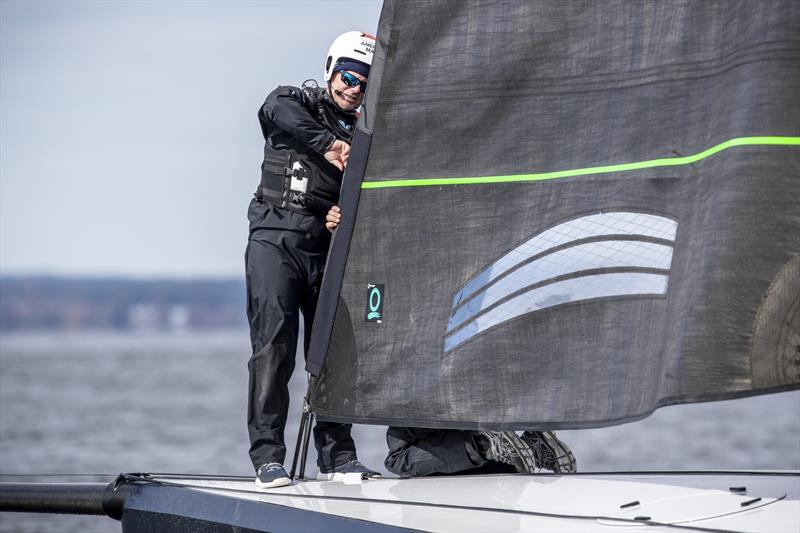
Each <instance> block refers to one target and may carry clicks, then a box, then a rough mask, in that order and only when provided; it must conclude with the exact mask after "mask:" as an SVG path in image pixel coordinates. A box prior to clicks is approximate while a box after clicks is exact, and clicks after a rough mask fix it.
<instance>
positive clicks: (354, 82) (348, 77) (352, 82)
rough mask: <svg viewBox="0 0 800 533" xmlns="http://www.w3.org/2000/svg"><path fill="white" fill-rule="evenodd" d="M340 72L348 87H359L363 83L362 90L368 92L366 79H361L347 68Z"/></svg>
mask: <svg viewBox="0 0 800 533" xmlns="http://www.w3.org/2000/svg"><path fill="white" fill-rule="evenodd" d="M339 72H340V74H341V77H342V82H344V84H345V85H347V86H348V87H358V86H359V85H361V92H362V93H364V92H367V82H366V81H361V80H360V79H358V78H356V77H355V76H353V75H352V74H350V73H349V72H347V71H346V70H340V71H339Z"/></svg>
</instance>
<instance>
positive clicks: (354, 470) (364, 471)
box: [317, 459, 381, 481]
mask: <svg viewBox="0 0 800 533" xmlns="http://www.w3.org/2000/svg"><path fill="white" fill-rule="evenodd" d="M348 474H361V479H367V478H371V477H381V473H380V472H376V471H375V470H370V469H369V468H367V467H366V466H364V465H362V464H361V463H359V462H358V460H356V459H353V460H352V461H350V462H349V463H345V464H343V465H342V466H339V467H336V469H335V471H333V472H323V471H320V473H319V474H317V479H319V480H320V481H342V480H343V479H344V477H345V476H346V475H348Z"/></svg>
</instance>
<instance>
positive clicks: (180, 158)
mask: <svg viewBox="0 0 800 533" xmlns="http://www.w3.org/2000/svg"><path fill="white" fill-rule="evenodd" d="M380 9H381V4H380V2H379V1H377V0H376V1H370V0H363V1H356V2H354V1H349V2H340V1H320V2H310V1H309V2H298V1H290V2H277V1H275V2H270V1H246V2H227V1H226V2H198V1H175V2H170V1H153V2H145V1H130V2H121V1H114V2H110V1H109V2H100V1H90V2H70V1H63V0H59V1H55V2H49V1H39V0H37V1H9V0H2V1H0V24H2V28H1V29H2V31H1V32H0V33H1V37H0V39H1V41H0V62H1V64H0V68H1V70H0V273H2V274H28V273H46V274H70V275H81V274H92V275H94V274H98V275H135V276H184V275H187V276H203V275H213V276H230V275H233V276H241V275H242V271H243V268H244V267H243V253H244V247H245V244H246V241H247V221H246V208H247V204H248V202H249V200H250V198H251V196H252V193H253V191H254V190H255V188H256V185H257V184H258V180H259V177H260V170H259V165H260V164H261V154H262V147H263V139H262V137H261V131H260V129H259V126H258V121H257V119H256V112H257V111H258V108H259V107H260V105H261V103H262V102H263V100H264V98H265V96H266V95H267V93H269V92H270V91H271V90H272V89H273V88H275V87H276V86H277V85H279V84H293V85H299V84H300V83H302V81H303V80H305V79H307V78H316V79H317V80H320V79H321V77H322V76H321V74H322V67H323V63H324V58H325V54H326V52H327V50H328V46H330V43H331V42H332V41H333V39H334V38H336V36H337V35H339V34H340V33H343V32H345V31H349V30H361V31H367V32H370V33H374V32H375V31H376V30H377V25H378V18H379V15H380Z"/></svg>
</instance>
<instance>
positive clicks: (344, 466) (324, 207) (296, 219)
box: [245, 32, 378, 488]
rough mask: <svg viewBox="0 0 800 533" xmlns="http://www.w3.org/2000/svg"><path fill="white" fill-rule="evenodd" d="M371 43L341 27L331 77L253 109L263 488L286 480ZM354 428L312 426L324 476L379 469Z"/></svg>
mask: <svg viewBox="0 0 800 533" xmlns="http://www.w3.org/2000/svg"><path fill="white" fill-rule="evenodd" d="M374 47H375V38H374V37H372V36H371V35H368V34H365V33H361V32H347V33H345V34H342V35H341V36H339V37H338V38H337V39H336V40H335V41H334V43H333V44H332V45H331V48H330V50H329V52H328V56H327V61H326V64H325V76H324V79H325V81H326V82H327V87H325V88H319V87H317V86H316V84H313V85H307V84H304V86H303V87H302V88H298V87H288V86H281V87H278V88H277V89H275V90H274V91H272V93H270V94H269V96H267V99H266V101H265V102H264V105H263V106H262V107H261V109H260V110H259V112H258V119H259V122H260V124H261V129H262V132H263V134H264V139H265V141H266V142H265V144H264V162H263V164H262V166H261V183H260V185H259V187H258V189H257V190H256V193H255V198H254V199H253V200H252V201H251V202H250V207H249V209H248V213H247V216H248V219H249V222H250V234H249V239H248V244H247V250H246V252H245V266H246V281H247V317H248V320H249V324H250V340H251V344H252V349H253V355H252V357H251V358H250V361H249V363H248V369H249V372H250V379H249V401H248V413H247V428H248V432H249V434H250V458H251V460H252V462H253V466H254V467H255V469H256V481H255V483H256V485H257V486H258V487H260V488H271V487H279V486H282V485H288V484H290V483H291V480H290V479H289V476H288V475H287V473H286V470H285V469H284V467H283V462H284V460H285V458H286V445H285V442H284V429H285V427H286V419H287V416H288V407H289V390H288V383H289V378H290V377H291V375H292V371H293V370H294V366H295V351H296V348H297V337H298V332H299V317H300V312H301V311H302V315H303V320H304V326H305V341H306V342H305V346H306V349H307V346H308V340H309V337H310V333H311V324H312V322H313V319H314V312H315V310H316V306H317V297H318V295H319V289H320V284H321V282H322V274H323V269H324V266H325V259H326V256H327V253H328V247H329V245H330V238H331V236H330V233H329V232H328V231H326V230H325V215H326V213H327V212H328V210H329V209H330V208H331V206H333V205H335V204H336V203H337V202H338V199H339V188H340V186H341V182H342V174H343V171H344V168H345V166H346V164H347V159H348V157H349V154H350V141H351V139H352V132H353V129H354V127H355V122H356V118H357V115H356V111H355V110H356V109H357V108H358V107H359V106H360V105H361V103H362V102H363V99H364V91H365V90H366V86H367V77H368V76H369V68H370V65H371V62H372V55H373V51H374ZM350 430H351V425H350V424H339V423H329V422H318V423H317V425H316V426H315V428H314V442H315V446H316V448H317V455H318V459H317V464H318V466H319V469H320V476H319V477H320V478H322V479H335V478H337V477H338V476H341V475H342V474H345V473H351V472H357V473H361V474H362V475H367V476H374V475H378V473H377V472H375V471H373V470H370V469H369V468H366V467H365V466H364V465H362V464H361V463H359V462H358V459H357V458H356V451H355V444H354V443H353V439H352V438H351V436H350Z"/></svg>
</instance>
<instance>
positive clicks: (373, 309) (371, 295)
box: [366, 283, 383, 323]
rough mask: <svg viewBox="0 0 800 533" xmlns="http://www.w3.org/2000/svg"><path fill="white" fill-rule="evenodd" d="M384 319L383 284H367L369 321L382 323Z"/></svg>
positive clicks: (367, 313) (367, 315) (367, 318)
mask: <svg viewBox="0 0 800 533" xmlns="http://www.w3.org/2000/svg"><path fill="white" fill-rule="evenodd" d="M382 319H383V285H380V284H376V283H369V284H368V285H367V308H366V320H367V322H378V323H380V322H381V320H382Z"/></svg>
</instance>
